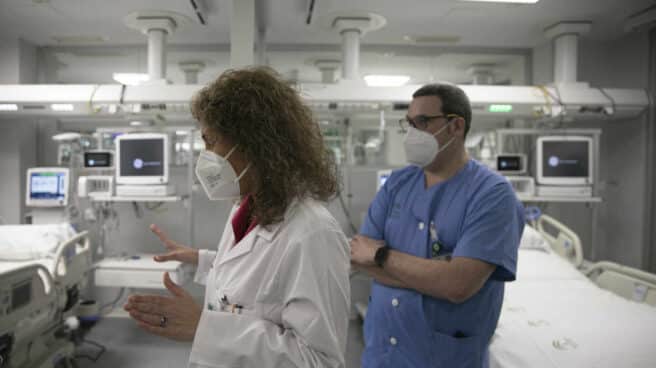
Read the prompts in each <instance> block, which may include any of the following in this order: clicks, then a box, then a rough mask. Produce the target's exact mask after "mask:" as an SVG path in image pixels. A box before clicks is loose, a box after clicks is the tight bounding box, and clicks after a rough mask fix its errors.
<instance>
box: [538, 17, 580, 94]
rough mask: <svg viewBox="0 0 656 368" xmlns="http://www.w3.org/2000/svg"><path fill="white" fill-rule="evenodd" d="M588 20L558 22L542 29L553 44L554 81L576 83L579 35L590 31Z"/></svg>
mask: <svg viewBox="0 0 656 368" xmlns="http://www.w3.org/2000/svg"><path fill="white" fill-rule="evenodd" d="M590 27H591V26H590V22H560V23H556V24H554V25H553V26H551V27H548V28H547V29H545V30H544V33H545V36H547V37H549V38H551V39H553V44H554V51H553V52H554V54H553V55H554V83H556V84H561V83H576V81H577V69H578V61H579V36H580V35H582V34H586V33H588V32H590Z"/></svg>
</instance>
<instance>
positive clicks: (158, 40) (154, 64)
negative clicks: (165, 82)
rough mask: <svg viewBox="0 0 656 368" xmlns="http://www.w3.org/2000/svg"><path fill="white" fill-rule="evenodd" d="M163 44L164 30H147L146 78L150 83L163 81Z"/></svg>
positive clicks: (164, 70) (164, 72)
mask: <svg viewBox="0 0 656 368" xmlns="http://www.w3.org/2000/svg"><path fill="white" fill-rule="evenodd" d="M165 42H166V31H165V30H163V29H149V30H148V77H149V79H150V80H151V81H154V80H160V79H164V77H165V75H166V53H165V50H164V43H165Z"/></svg>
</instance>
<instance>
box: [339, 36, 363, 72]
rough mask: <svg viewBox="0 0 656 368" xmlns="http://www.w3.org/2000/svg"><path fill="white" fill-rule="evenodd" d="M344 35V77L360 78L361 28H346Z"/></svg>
mask: <svg viewBox="0 0 656 368" xmlns="http://www.w3.org/2000/svg"><path fill="white" fill-rule="evenodd" d="M341 35H342V77H343V78H344V79H358V77H359V75H360V70H359V69H360V30H358V29H345V30H343V31H342V32H341Z"/></svg>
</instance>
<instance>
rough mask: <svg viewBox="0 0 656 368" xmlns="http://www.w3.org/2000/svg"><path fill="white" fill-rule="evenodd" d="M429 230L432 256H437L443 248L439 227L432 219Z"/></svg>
mask: <svg viewBox="0 0 656 368" xmlns="http://www.w3.org/2000/svg"><path fill="white" fill-rule="evenodd" d="M428 232H429V233H430V238H431V239H430V241H431V257H432V258H435V257H437V255H438V254H439V253H440V250H441V249H442V243H440V241H439V239H438V237H437V228H436V227H435V222H434V221H431V222H430V225H429V227H428Z"/></svg>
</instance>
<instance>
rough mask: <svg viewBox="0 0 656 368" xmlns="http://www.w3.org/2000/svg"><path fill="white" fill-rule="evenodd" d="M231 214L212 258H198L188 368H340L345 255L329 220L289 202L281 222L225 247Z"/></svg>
mask: <svg viewBox="0 0 656 368" xmlns="http://www.w3.org/2000/svg"><path fill="white" fill-rule="evenodd" d="M236 209H237V206H235V207H234V208H233V210H232V211H231V214H230V217H229V220H228V223H227V224H226V227H225V229H224V231H223V236H222V237H221V242H220V243H219V247H218V252H214V251H206V250H201V251H200V252H199V258H198V269H197V271H196V276H195V280H196V282H199V283H204V284H205V285H206V289H205V301H204V305H203V313H202V315H201V319H200V322H199V324H198V329H197V330H196V336H195V338H194V342H193V346H192V349H191V355H190V357H189V367H231V368H232V367H235V368H236V367H254V368H266V367H344V352H345V350H346V335H347V328H348V314H349V313H348V312H349V306H350V300H349V298H350V285H349V277H348V274H349V267H350V251H349V246H348V242H347V240H346V237H345V236H344V234H343V232H342V231H341V229H340V227H339V225H338V224H337V222H336V221H335V219H334V218H333V217H332V216H331V215H330V213H329V212H328V210H327V209H326V208H325V207H324V206H323V205H322V204H321V203H319V202H317V201H314V200H310V199H307V200H303V201H296V202H294V203H293V204H292V205H291V206H290V208H289V209H288V210H287V212H286V214H285V218H284V220H283V221H282V222H281V223H278V224H275V225H272V226H270V227H269V228H268V229H267V228H265V227H262V226H259V225H258V226H256V227H255V228H254V229H253V230H252V231H251V232H250V233H248V234H247V235H246V236H245V237H244V238H243V239H242V240H241V242H240V243H239V244H237V245H236V246H235V247H234V248H232V245H233V244H234V234H233V231H232V225H231V221H230V219H232V216H233V215H234V213H235V212H236ZM224 296H225V297H226V298H227V299H228V303H229V304H239V305H241V306H243V308H242V309H241V313H233V312H232V308H231V307H229V306H228V307H226V306H225V305H226V304H225V303H223V304H221V302H220V301H219V300H220V299H221V298H223V297H224ZM235 311H238V309H236V310H235Z"/></svg>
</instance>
